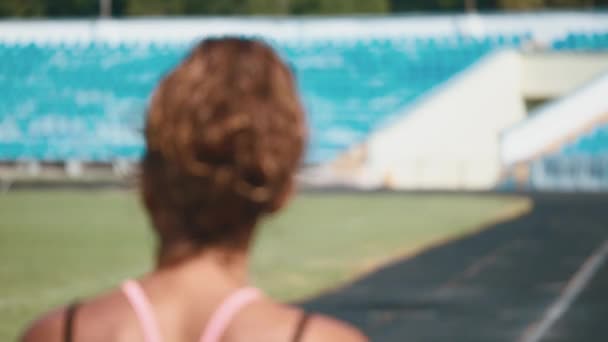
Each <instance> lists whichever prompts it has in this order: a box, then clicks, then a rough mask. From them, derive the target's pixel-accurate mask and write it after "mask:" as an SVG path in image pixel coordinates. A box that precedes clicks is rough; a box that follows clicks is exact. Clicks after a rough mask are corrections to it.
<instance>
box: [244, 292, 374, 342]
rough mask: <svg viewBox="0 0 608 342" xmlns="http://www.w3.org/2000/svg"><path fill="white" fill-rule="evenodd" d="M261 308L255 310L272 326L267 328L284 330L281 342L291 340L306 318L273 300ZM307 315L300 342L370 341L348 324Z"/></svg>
mask: <svg viewBox="0 0 608 342" xmlns="http://www.w3.org/2000/svg"><path fill="white" fill-rule="evenodd" d="M260 306H261V307H262V308H259V307H258V310H255V306H254V308H253V309H254V310H255V311H257V313H258V314H261V316H262V317H265V318H266V319H265V321H268V322H270V325H269V326H267V327H266V328H268V329H280V330H281V329H284V333H283V334H280V335H282V336H283V338H280V340H291V339H290V338H289V337H293V336H294V335H295V331H296V330H297V327H298V325H299V324H300V323H301V322H300V321H301V319H302V318H303V317H304V311H302V310H301V309H299V308H297V307H294V306H291V305H285V304H280V303H276V302H273V301H271V300H270V301H266V302H265V303H260ZM264 307H265V308H264ZM252 311H253V310H252ZM307 315H308V322H307V324H306V326H305V328H304V329H305V330H304V331H303V333H302V335H301V339H300V342H325V341H332V342H333V341H344V342H364V341H368V338H367V337H366V336H365V335H364V334H363V333H362V332H361V331H360V330H359V329H357V328H356V327H354V326H352V325H350V324H348V323H346V322H343V321H340V320H337V319H335V318H331V317H329V316H325V315H321V314H316V313H312V312H310V313H307ZM258 317H259V316H258ZM285 337H286V338H285Z"/></svg>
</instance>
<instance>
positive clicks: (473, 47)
mask: <svg viewBox="0 0 608 342" xmlns="http://www.w3.org/2000/svg"><path fill="white" fill-rule="evenodd" d="M519 41H520V37H517V36H512V37H507V36H498V37H486V38H484V39H481V40H472V39H465V38H463V37H452V38H447V37H446V38H426V39H403V40H388V39H387V40H379V39H375V40H370V41H363V40H356V41H315V42H309V43H307V44H305V45H297V44H280V45H277V44H275V45H277V46H276V48H277V49H278V50H279V51H280V52H281V53H282V54H283V55H285V56H286V57H287V59H288V60H289V61H290V62H291V64H292V65H293V66H294V69H295V71H296V74H297V78H298V81H299V85H300V87H301V89H302V92H303V96H304V101H305V105H306V107H307V108H308V110H309V112H310V118H311V126H312V145H311V147H310V153H309V156H308V161H309V162H312V163H317V162H323V161H327V160H330V159H332V158H334V157H335V156H336V155H337V154H338V153H339V152H340V151H343V150H345V149H346V148H348V146H350V145H352V144H353V143H354V142H358V141H361V140H363V139H364V138H365V136H366V135H367V134H368V133H369V132H370V131H372V130H373V129H374V128H375V127H377V126H378V125H379V124H381V123H382V122H383V121H384V120H386V119H388V118H390V116H391V114H395V113H397V112H399V109H400V108H402V107H404V106H405V105H407V104H408V103H409V102H411V101H413V100H414V99H416V98H417V97H418V96H420V95H421V94H423V93H424V92H426V91H427V90H429V89H430V88H432V87H433V86H435V85H437V84H440V83H442V82H444V81H445V80H446V79H448V78H449V77H450V76H452V75H453V74H455V73H457V72H458V71H460V70H462V69H464V68H466V67H467V66H468V65H470V64H471V63H473V62H475V60H477V59H478V58H479V57H480V56H482V55H484V54H485V53H486V52H488V51H490V50H492V49H493V48H495V47H497V46H501V45H505V44H518V43H519ZM188 48H189V46H187V45H158V44H120V45H118V46H110V45H108V44H98V43H90V44H86V45H74V46H71V45H65V44H60V45H38V44H27V45H7V44H3V45H0V59H1V60H2V63H1V64H2V66H3V67H0V68H1V69H0V70H1V71H0V72H1V75H2V78H1V82H0V91H2V92H3V94H5V98H4V100H3V101H1V103H0V111H1V116H0V117H1V118H2V120H1V122H0V132H2V133H3V134H1V136H2V137H3V138H2V142H1V143H2V145H1V146H2V147H1V149H0V158H1V159H3V160H19V159H34V160H41V161H63V160H70V159H76V160H82V161H94V162H110V161H112V160H113V159H117V158H123V159H137V158H138V157H139V155H140V154H141V149H142V147H141V146H142V139H141V136H140V133H139V127H141V119H142V117H143V113H144V111H145V103H146V101H147V98H148V96H149V94H150V92H151V90H152V87H153V86H154V85H155V84H156V82H157V81H158V80H159V79H160V77H162V75H163V73H164V72H165V71H166V70H168V69H169V68H170V67H171V66H172V65H174V64H176V63H177V61H178V60H179V59H180V58H182V57H183V56H184V55H185V53H186V52H187V50H188Z"/></svg>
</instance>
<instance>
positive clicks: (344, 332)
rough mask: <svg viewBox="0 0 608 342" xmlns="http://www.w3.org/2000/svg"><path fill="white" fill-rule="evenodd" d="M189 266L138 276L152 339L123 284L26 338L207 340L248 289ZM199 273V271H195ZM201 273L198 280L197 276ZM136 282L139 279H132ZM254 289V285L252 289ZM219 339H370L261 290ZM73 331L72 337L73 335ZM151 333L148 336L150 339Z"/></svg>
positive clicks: (53, 316)
mask: <svg viewBox="0 0 608 342" xmlns="http://www.w3.org/2000/svg"><path fill="white" fill-rule="evenodd" d="M201 264H204V263H200V262H199V265H186V267H187V268H189V270H185V269H176V270H171V271H168V272H166V273H164V274H159V275H151V276H149V277H145V278H142V279H141V280H138V281H134V283H135V284H138V286H140V288H141V290H142V291H143V294H144V296H145V298H146V300H147V302H148V303H149V308H150V310H151V312H150V314H151V315H152V317H153V319H154V321H155V322H154V326H153V327H152V328H154V329H157V331H158V334H159V335H160V339H159V340H149V336H146V329H149V328H150V327H144V325H143V324H142V319H141V317H139V316H138V314H137V309H136V308H134V306H133V304H132V303H131V302H130V300H129V298H128V295H127V294H126V292H125V290H124V286H123V287H122V288H117V289H114V290H112V291H110V292H108V293H105V294H102V295H100V296H98V297H95V298H93V299H91V300H88V301H86V302H82V303H79V305H78V306H77V310H76V311H75V312H74V316H73V317H72V320H71V324H69V323H68V322H69V321H70V320H69V317H68V316H69V314H68V311H69V310H68V308H62V309H60V310H57V311H55V312H53V313H50V314H49V315H47V316H46V317H44V318H43V319H42V320H40V321H38V322H37V323H36V324H34V325H33V326H32V327H31V328H30V329H29V330H28V331H27V333H26V334H25V335H24V337H23V341H24V342H33V341H48V342H55V341H57V342H64V341H66V339H68V338H69V339H70V340H69V341H68V342H78V341H88V342H97V341H100V342H101V341H104V342H108V341H113V342H123V341H124V342H140V341H141V342H162V341H171V342H195V341H196V342H198V341H201V342H203V339H202V337H203V335H205V332H207V331H208V329H209V323H210V321H211V320H212V318H217V311H218V309H219V308H221V307H222V306H223V305H225V304H226V300H227V299H230V298H231V297H232V298H234V296H235V294H237V295H238V293H239V291H241V293H243V292H242V290H243V289H239V288H236V287H231V283H232V281H231V279H227V278H225V277H223V276H221V274H220V273H219V272H217V271H214V270H213V268H214V267H213V266H211V267H209V266H207V265H201ZM195 269H198V270H199V272H198V274H197V275H196V276H193V273H192V271H194V270H195ZM195 277H196V278H199V279H198V281H196V280H197V279H195ZM132 284H133V283H132ZM247 289H250V288H247ZM227 323H228V324H227V325H226V326H225V330H223V333H222V334H221V337H220V338H219V339H217V340H207V341H204V342H220V341H222V342H257V341H260V342H262V341H264V342H292V341H294V342H296V341H302V342H306V341H310V342H316V341H319V342H322V341H364V340H365V338H364V337H363V336H362V335H361V334H360V333H359V332H358V331H357V330H355V329H354V328H351V327H349V326H348V325H345V324H343V323H340V322H338V321H335V320H333V319H330V318H328V317H324V316H320V315H312V314H308V313H304V312H303V311H301V310H299V309H297V308H294V307H290V306H287V305H282V304H278V303H276V302H274V301H272V300H271V299H269V298H267V297H266V296H264V295H263V294H261V293H260V295H259V296H253V298H250V299H249V300H247V302H246V303H245V304H244V305H242V306H241V307H239V309H238V310H236V311H235V312H234V315H231V316H230V317H229V319H228V322H227ZM68 336H71V337H68ZM147 337H148V339H146V338H147Z"/></svg>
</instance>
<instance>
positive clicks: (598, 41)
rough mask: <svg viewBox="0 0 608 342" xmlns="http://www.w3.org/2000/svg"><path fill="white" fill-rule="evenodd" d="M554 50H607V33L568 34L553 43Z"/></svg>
mask: <svg viewBox="0 0 608 342" xmlns="http://www.w3.org/2000/svg"><path fill="white" fill-rule="evenodd" d="M552 47H553V49H554V50H557V51H560V50H574V51H602V50H608V32H589V33H585V32H577V33H569V34H568V35H567V36H566V37H565V38H564V39H558V40H556V41H554V42H553V44H552Z"/></svg>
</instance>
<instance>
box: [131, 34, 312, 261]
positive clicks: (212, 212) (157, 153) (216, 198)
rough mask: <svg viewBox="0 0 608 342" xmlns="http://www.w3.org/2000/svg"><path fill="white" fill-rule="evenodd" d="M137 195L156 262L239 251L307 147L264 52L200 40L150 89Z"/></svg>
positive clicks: (270, 55) (293, 103)
mask: <svg viewBox="0 0 608 342" xmlns="http://www.w3.org/2000/svg"><path fill="white" fill-rule="evenodd" d="M145 137H146V146H147V150H146V153H145V156H144V158H143V162H142V195H143V201H144V203H145V206H146V208H147V209H148V211H149V214H150V217H151V220H152V224H153V225H154V227H155V229H156V230H157V232H158V234H159V238H160V239H159V240H160V246H159V247H160V258H163V256H164V255H166V254H177V255H178V256H177V257H178V258H180V257H184V256H186V255H188V254H189V253H193V252H196V251H198V250H201V249H203V248H205V247H209V246H220V245H221V246H226V247H233V248H242V247H244V246H246V245H247V244H248V242H249V240H250V238H251V234H252V231H253V229H254V227H255V225H256V223H257V221H258V219H259V218H260V217H261V216H262V215H264V214H266V213H271V212H273V211H275V209H277V208H278V206H280V204H281V202H282V200H283V198H284V197H285V196H286V194H287V193H288V192H289V191H290V188H291V186H292V185H293V178H294V174H295V172H296V170H297V168H298V165H299V162H300V160H301V157H302V151H303V147H304V144H305V140H306V129H305V116H304V111H303V109H302V106H301V103H300V99H299V97H298V93H297V90H296V86H295V82H294V79H293V76H292V74H291V72H290V70H289V68H288V67H287V66H286V65H285V64H284V63H283V62H282V61H281V59H280V57H279V56H278V55H277V54H276V53H275V52H274V51H273V50H272V49H271V48H270V47H269V46H268V45H266V44H265V43H263V42H261V41H257V40H249V39H241V38H222V39H207V40H204V41H202V42H201V43H200V44H198V45H197V46H196V47H195V48H194V49H193V50H192V52H191V53H190V55H189V56H188V57H187V58H186V59H185V60H184V61H183V62H182V63H181V64H180V65H179V66H177V67H176V68H175V69H174V70H173V71H172V72H171V73H170V74H169V75H168V76H166V77H165V78H164V79H163V80H162V81H161V82H160V84H159V86H158V88H157V89H156V91H155V93H154V95H153V97H152V100H151V105H150V109H149V113H148V117H147V122H146V127H145Z"/></svg>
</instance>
